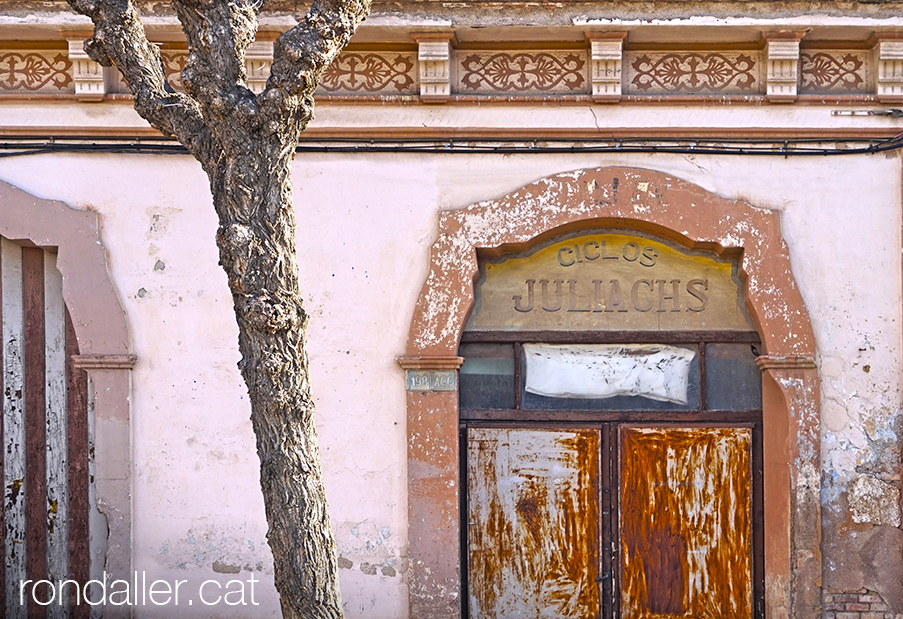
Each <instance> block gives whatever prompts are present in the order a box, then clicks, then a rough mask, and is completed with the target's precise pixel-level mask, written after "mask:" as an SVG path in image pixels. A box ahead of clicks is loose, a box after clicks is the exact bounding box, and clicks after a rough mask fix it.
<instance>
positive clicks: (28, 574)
mask: <svg viewBox="0 0 903 619" xmlns="http://www.w3.org/2000/svg"><path fill="white" fill-rule="evenodd" d="M0 325H2V338H3V339H2V341H3V345H2V348H0V365H2V375H0V385H2V392H3V422H2V431H0V436H2V450H0V469H2V475H3V487H4V489H5V492H4V501H3V527H2V539H3V543H2V547H3V555H4V561H3V563H2V565H0V574H2V582H3V583H4V586H3V591H2V594H0V595H2V604H0V606H2V607H3V608H4V609H5V614H4V616H5V617H11V618H15V617H26V616H28V617H62V616H67V617H73V618H78V617H87V616H88V611H89V609H90V606H89V605H88V604H85V600H83V599H82V595H83V593H84V585H85V583H86V582H87V581H88V580H89V578H90V576H91V574H90V569H89V566H90V556H91V548H90V544H89V540H90V539H91V534H90V524H89V521H90V519H91V518H90V514H91V512H92V511H93V510H91V509H90V507H89V505H90V503H91V496H90V495H91V494H92V492H91V477H92V476H93V457H92V455H91V454H92V446H91V445H92V438H91V436H90V434H91V432H90V428H89V416H88V380H87V375H86V373H85V371H84V370H82V369H79V368H76V367H75V366H74V363H73V360H74V359H75V358H76V357H77V355H78V342H77V339H76V337H75V330H74V327H73V325H72V320H71V317H70V316H69V312H68V310H67V309H66V305H65V302H64V301H63V278H62V274H61V273H60V272H59V270H58V269H57V268H56V254H55V253H53V252H50V251H47V250H44V249H40V248H37V247H29V246H23V245H21V244H18V243H14V242H12V241H10V240H8V239H5V238H2V237H0ZM100 556H102V549H101V553H100ZM39 581H45V582H44V583H41V584H39V585H35V583H38V582H39ZM64 581H71V582H70V583H69V584H67V585H66V586H65V588H61V586H60V583H62V582H64ZM23 584H24V586H23ZM61 589H62V590H61Z"/></svg>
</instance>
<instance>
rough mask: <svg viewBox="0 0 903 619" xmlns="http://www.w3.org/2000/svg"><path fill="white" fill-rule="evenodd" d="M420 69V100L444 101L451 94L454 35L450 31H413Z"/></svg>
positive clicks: (429, 101)
mask: <svg viewBox="0 0 903 619" xmlns="http://www.w3.org/2000/svg"><path fill="white" fill-rule="evenodd" d="M411 38H412V39H414V40H415V41H416V42H417V62H418V65H419V70H420V100H421V101H423V102H426V103H445V102H446V101H448V98H449V97H450V96H451V50H452V46H453V45H454V43H455V35H454V34H452V33H450V32H431V33H415V34H412V35H411Z"/></svg>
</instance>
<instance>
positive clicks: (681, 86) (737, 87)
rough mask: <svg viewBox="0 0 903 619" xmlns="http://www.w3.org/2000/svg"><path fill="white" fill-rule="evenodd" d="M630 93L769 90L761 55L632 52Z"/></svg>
mask: <svg viewBox="0 0 903 619" xmlns="http://www.w3.org/2000/svg"><path fill="white" fill-rule="evenodd" d="M624 69H625V84H624V89H625V91H626V92H627V93H628V94H634V95H659V94H701V95H703V94H704V95H708V94H748V95H756V94H761V93H762V92H764V91H765V77H764V73H763V72H764V63H763V62H762V55H761V53H759V52H754V51H750V52H628V53H626V54H625V67H624Z"/></svg>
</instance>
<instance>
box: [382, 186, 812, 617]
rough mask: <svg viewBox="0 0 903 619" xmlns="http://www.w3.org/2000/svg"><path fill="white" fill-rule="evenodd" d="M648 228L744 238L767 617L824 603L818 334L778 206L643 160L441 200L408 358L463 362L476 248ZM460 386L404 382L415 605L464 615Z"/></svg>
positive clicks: (404, 362)
mask: <svg viewBox="0 0 903 619" xmlns="http://www.w3.org/2000/svg"><path fill="white" fill-rule="evenodd" d="M593 227H606V228H628V229H637V230H643V231H646V232H649V233H652V234H654V235H657V236H659V237H663V238H667V239H669V240H671V241H673V242H676V243H678V244H681V245H683V246H686V247H689V248H691V249H702V250H709V251H713V252H714V253H716V254H723V253H725V252H736V251H737V250H742V261H741V278H742V279H743V280H744V282H745V284H746V286H745V287H746V305H747V307H748V309H749V312H750V315H751V316H752V317H753V320H754V322H755V324H756V326H757V328H758V330H759V334H760V337H761V338H762V342H763V343H764V345H765V349H766V350H767V353H768V354H767V355H766V356H763V357H760V358H759V360H758V362H759V367H760V368H761V369H762V372H763V451H764V477H765V479H764V494H765V505H767V506H768V509H767V510H766V513H765V523H764V526H765V535H764V541H765V598H766V599H765V604H766V613H767V616H768V617H769V619H784V618H787V619H790V618H794V619H796V618H800V619H802V618H803V617H807V618H808V617H813V616H821V611H820V607H821V593H820V588H821V572H822V566H821V549H820V547H821V539H820V538H821V524H820V523H821V516H820V502H819V487H820V472H819V471H820V463H819V460H820V457H819V451H820V437H819V429H820V413H819V408H818V402H819V394H818V389H819V383H818V374H817V371H816V369H815V363H814V355H815V338H814V334H813V331H812V327H811V325H810V322H809V316H808V313H807V311H806V308H805V306H804V304H803V299H802V297H801V295H800V292H799V289H798V287H797V285H796V282H795V281H794V278H793V274H792V272H791V268H790V255H789V252H788V248H787V245H786V243H785V242H784V239H783V237H782V236H781V231H780V219H779V214H778V213H777V212H774V211H770V210H765V209H759V208H754V207H753V206H750V205H749V204H746V203H745V202H741V201H737V200H729V199H725V198H723V197H720V196H717V195H715V194H713V193H711V192H708V191H706V190H704V189H703V188H701V187H698V186H696V185H693V184H691V183H688V182H686V181H683V180H681V179H678V178H674V177H672V176H668V175H666V174H662V173H660V172H655V171H651V170H642V169H635V168H600V169H586V170H577V171H574V172H568V173H565V174H559V175H556V176H551V177H547V178H543V179H540V180H538V181H536V182H534V183H531V184H529V185H527V186H525V187H522V188H521V189H518V190H516V191H514V192H512V193H510V194H508V195H506V196H504V197H502V198H499V199H498V200H492V201H488V202H480V203H477V204H473V205H471V206H468V207H466V208H463V209H460V210H450V211H443V212H441V213H440V217H439V236H438V239H437V240H436V242H435V243H434V244H433V246H432V248H431V250H430V264H429V274H428V275H427V278H426V282H425V283H424V285H423V288H422V290H421V293H420V297H419V299H418V301H417V305H416V307H415V310H414V317H413V320H412V323H411V330H410V333H409V336H408V344H407V349H406V352H405V356H404V357H402V358H400V359H399V363H400V364H401V366H402V367H403V368H405V369H406V370H410V371H415V370H425V369H445V370H454V369H456V368H457V367H458V366H459V365H460V363H461V359H460V358H458V357H457V356H456V355H457V348H458V342H459V340H460V337H461V332H462V330H463V328H464V324H465V322H466V320H467V318H468V316H469V313H470V311H471V309H472V307H473V303H474V299H473V285H474V281H475V278H476V277H477V273H478V271H477V251H478V250H479V251H480V252H482V253H483V254H484V255H486V254H488V255H493V254H500V253H502V252H506V251H518V250H522V249H526V248H528V247H530V246H532V245H534V244H536V243H538V242H541V241H543V240H545V239H547V238H550V237H552V236H556V235H558V234H561V233H563V232H567V231H571V230H577V229H584V228H593ZM457 395H458V394H457V391H440V390H436V391H412V390H409V391H408V392H407V418H408V507H409V523H410V524H409V531H408V533H409V542H408V544H409V549H408V551H409V559H410V566H411V572H410V574H409V596H410V597H409V604H410V615H411V617H431V618H439V617H448V618H452V617H459V616H460V612H461V609H460V607H461V603H462V600H461V591H460V583H461V574H460V566H461V561H460V556H459V551H458V548H459V539H460V537H459V533H460V526H459V519H460V514H459V488H458V484H459V476H458V467H459V454H458V398H457Z"/></svg>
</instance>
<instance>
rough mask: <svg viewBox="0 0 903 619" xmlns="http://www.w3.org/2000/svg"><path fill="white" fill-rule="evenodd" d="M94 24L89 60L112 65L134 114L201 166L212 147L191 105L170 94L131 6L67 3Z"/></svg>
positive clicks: (111, 1) (124, 2) (83, 0)
mask: <svg viewBox="0 0 903 619" xmlns="http://www.w3.org/2000/svg"><path fill="white" fill-rule="evenodd" d="M68 2H69V5H70V6H71V7H72V8H73V9H75V10H76V11H77V12H79V13H81V14H82V15H86V16H87V17H90V18H91V21H93V22H94V35H93V36H92V37H91V38H90V39H88V40H87V41H85V51H86V52H87V53H88V56H90V57H91V59H92V60H94V61H96V62H98V63H100V64H101V65H103V66H105V67H108V66H110V65H115V66H116V68H117V69H119V72H120V73H122V76H123V77H124V78H125V81H126V83H128V86H129V90H130V91H131V92H132V95H133V96H134V97H135V110H136V111H137V112H138V114H140V115H141V117H142V118H144V119H145V120H146V121H147V122H149V123H150V124H151V125H152V126H153V127H154V128H155V129H157V130H158V131H160V132H161V133H163V134H164V135H174V136H175V137H176V138H178V140H179V141H180V142H181V143H182V144H184V145H185V147H186V148H188V150H189V151H190V152H191V153H192V154H193V155H194V156H195V158H197V159H198V161H200V162H201V164H202V165H205V166H206V165H208V164H209V163H210V162H211V161H213V159H214V157H215V156H216V151H217V150H218V149H217V148H216V145H215V143H214V141H213V138H212V136H211V134H210V131H209V130H208V129H207V127H206V126H205V124H204V120H203V117H202V115H201V112H200V109H199V108H198V105H197V102H195V101H194V100H192V99H191V97H189V96H187V95H184V94H181V93H176V92H173V91H172V88H171V87H170V86H169V84H168V83H167V81H166V75H165V74H164V72H163V63H162V61H161V59H160V50H158V49H157V47H156V46H155V45H153V44H152V43H150V42H149V41H148V40H147V36H146V35H145V33H144V27H143V26H142V25H141V21H140V20H139V19H138V15H137V13H136V12H135V8H134V7H133V6H132V3H131V0H68Z"/></svg>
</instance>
